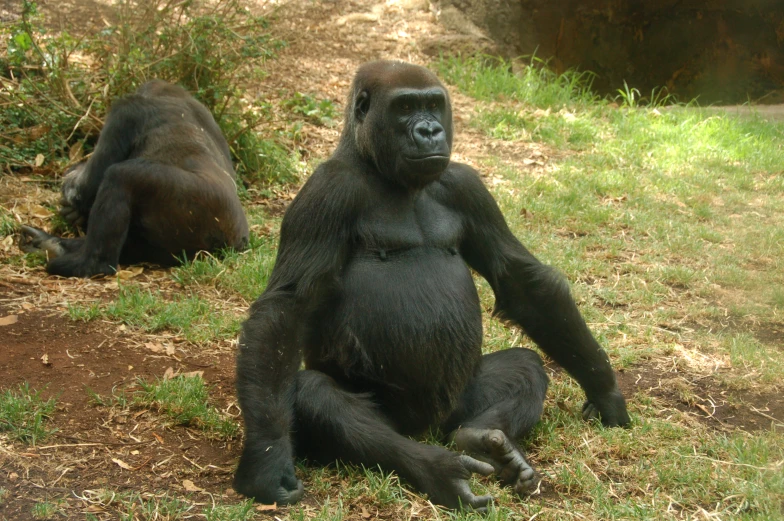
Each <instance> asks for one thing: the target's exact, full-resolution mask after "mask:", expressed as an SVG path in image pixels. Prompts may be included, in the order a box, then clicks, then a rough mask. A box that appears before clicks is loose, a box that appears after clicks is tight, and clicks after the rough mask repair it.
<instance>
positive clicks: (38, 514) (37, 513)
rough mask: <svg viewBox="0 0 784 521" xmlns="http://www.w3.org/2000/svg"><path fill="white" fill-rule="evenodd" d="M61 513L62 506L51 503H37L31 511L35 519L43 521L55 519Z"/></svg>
mask: <svg viewBox="0 0 784 521" xmlns="http://www.w3.org/2000/svg"><path fill="white" fill-rule="evenodd" d="M59 512H60V506H59V505H58V504H57V503H50V502H49V501H43V502H41V503H36V504H34V505H33V508H32V510H31V513H32V514H33V519H40V520H42V521H44V520H47V519H52V518H54V517H55V515H57V514H58V513H59Z"/></svg>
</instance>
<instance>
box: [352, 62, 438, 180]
mask: <svg viewBox="0 0 784 521" xmlns="http://www.w3.org/2000/svg"><path fill="white" fill-rule="evenodd" d="M378 64H379V62H376V63H374V64H371V66H372V65H378ZM380 68H381V69H382V70H381V71H375V74H376V76H375V77H374V79H375V81H373V82H368V84H367V85H362V83H361V80H362V78H363V76H362V74H361V73H362V71H360V74H359V75H358V80H357V82H355V89H354V92H356V96H355V98H354V99H353V103H352V105H353V108H354V110H353V114H351V119H352V123H351V126H352V127H354V136H355V140H356V146H357V149H358V150H359V151H360V154H361V155H363V156H365V157H366V158H367V159H370V160H371V161H372V162H373V164H374V166H375V167H376V169H377V170H378V171H379V172H380V173H381V174H382V175H383V176H384V177H386V178H387V179H390V180H391V181H393V182H395V183H397V184H402V185H403V186H405V187H407V188H411V189H419V188H422V187H424V186H426V185H427V184H429V183H431V182H433V181H435V180H436V179H438V177H439V176H440V175H441V173H442V172H443V171H444V170H445V169H446V167H447V165H449V158H450V155H451V149H452V109H451V106H450V102H449V95H448V94H447V92H446V89H445V88H444V87H443V85H441V82H439V81H438V79H437V78H436V77H435V76H434V75H433V74H432V73H431V72H430V71H428V70H427V69H424V68H422V67H418V66H415V65H410V64H402V63H399V62H380ZM379 75H381V77H382V78H381V81H379Z"/></svg>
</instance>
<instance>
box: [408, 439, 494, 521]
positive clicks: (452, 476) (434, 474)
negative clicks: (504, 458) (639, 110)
mask: <svg viewBox="0 0 784 521" xmlns="http://www.w3.org/2000/svg"><path fill="white" fill-rule="evenodd" d="M428 448H429V449H431V450H432V449H437V450H436V451H433V453H431V454H430V457H429V458H425V459H424V460H423V463H422V464H423V465H425V467H423V468H420V469H419V470H420V472H418V474H419V476H418V478H419V479H417V480H416V481H418V483H416V485H417V488H419V489H420V490H422V491H423V492H427V494H428V495H429V496H430V500H431V501H432V502H433V503H436V504H438V505H441V506H445V507H447V508H452V509H458V508H463V509H468V510H475V511H477V512H482V513H485V512H487V507H488V506H489V505H490V504H491V503H492V501H493V497H492V496H477V495H475V494H474V493H473V492H472V491H471V487H470V486H469V480H470V479H471V474H474V473H476V474H481V475H483V476H488V475H490V474H492V473H493V466H492V465H490V464H489V463H484V462H482V461H479V460H476V459H474V458H472V457H471V456H466V455H464V454H457V453H455V452H452V451H449V450H446V449H443V448H441V447H435V446H428Z"/></svg>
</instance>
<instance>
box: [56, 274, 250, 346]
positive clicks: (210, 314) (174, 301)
mask: <svg viewBox="0 0 784 521" xmlns="http://www.w3.org/2000/svg"><path fill="white" fill-rule="evenodd" d="M68 314H69V316H70V317H71V319H72V320H84V321H87V320H95V319H97V318H109V319H113V320H117V321H119V322H122V323H123V324H127V325H128V326H130V327H132V328H135V329H139V330H141V331H147V332H151V333H155V332H160V331H173V332H175V333H177V334H181V335H182V336H183V337H184V338H185V340H187V341H189V342H193V343H202V342H207V341H210V340H215V339H228V338H232V337H234V336H236V334H237V332H238V331H239V324H240V320H241V319H240V317H238V316H235V315H233V314H231V313H228V312H221V311H219V310H215V309H214V308H213V306H212V304H211V303H210V302H208V301H207V300H205V299H204V298H201V297H199V296H198V295H191V296H180V295H176V296H174V297H172V298H171V299H166V298H164V297H163V296H161V295H160V294H153V293H152V291H150V290H149V289H142V288H141V287H138V286H134V285H122V286H121V287H120V289H119V291H118V293H117V298H116V299H115V300H113V301H111V302H109V303H103V304H91V305H89V306H82V305H79V304H69V305H68Z"/></svg>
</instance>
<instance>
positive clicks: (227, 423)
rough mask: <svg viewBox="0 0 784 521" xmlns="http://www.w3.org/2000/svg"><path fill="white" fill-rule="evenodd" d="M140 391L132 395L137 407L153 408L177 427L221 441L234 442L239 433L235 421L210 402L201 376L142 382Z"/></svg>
mask: <svg viewBox="0 0 784 521" xmlns="http://www.w3.org/2000/svg"><path fill="white" fill-rule="evenodd" d="M137 385H138V386H139V387H140V388H141V390H139V391H136V392H134V393H133V401H132V403H133V404H134V405H141V406H147V407H154V408H156V409H158V410H159V411H160V412H161V413H163V414H164V415H165V416H167V417H168V418H169V419H170V420H171V421H172V422H173V423H174V424H176V425H186V426H191V427H197V428H199V429H201V430H203V431H206V432H209V433H211V434H214V435H216V436H218V437H219V438H224V439H228V438H233V437H235V436H237V434H238V432H239V425H238V424H237V422H236V421H234V420H233V419H230V418H226V417H225V416H224V415H222V414H221V413H220V412H218V410H217V409H215V407H213V406H211V405H210V404H209V401H208V390H207V386H206V384H205V383H204V379H203V378H202V377H201V376H183V375H178V376H175V377H173V378H164V379H160V378H157V379H155V380H154V381H151V382H149V381H146V380H143V379H139V380H138V381H137Z"/></svg>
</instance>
